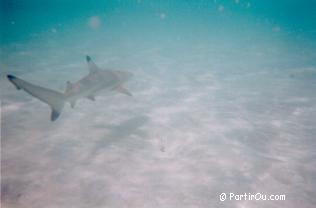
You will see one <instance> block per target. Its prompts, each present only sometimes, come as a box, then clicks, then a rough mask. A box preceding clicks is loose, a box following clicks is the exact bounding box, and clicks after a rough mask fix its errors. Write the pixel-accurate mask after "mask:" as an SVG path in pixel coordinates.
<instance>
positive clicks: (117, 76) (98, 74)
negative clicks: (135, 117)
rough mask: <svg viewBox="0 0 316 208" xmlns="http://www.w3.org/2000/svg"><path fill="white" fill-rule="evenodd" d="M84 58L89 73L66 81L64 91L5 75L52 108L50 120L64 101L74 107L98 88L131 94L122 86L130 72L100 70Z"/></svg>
mask: <svg viewBox="0 0 316 208" xmlns="http://www.w3.org/2000/svg"><path fill="white" fill-rule="evenodd" d="M86 60H87V63H88V67H89V74H88V75H86V76H84V77H83V78H81V79H80V80H79V81H77V82H75V83H71V82H70V81H67V86H66V90H65V92H64V93H61V92H57V91H55V90H51V89H47V88H44V87H40V86H36V85H34V84H31V83H29V82H27V81H24V80H22V79H20V78H18V77H15V76H13V75H7V77H8V79H9V81H10V82H11V83H12V84H13V85H14V86H15V87H16V89H18V90H20V89H22V90H24V91H25V92H27V93H29V94H30V95H32V96H34V97H36V98H38V99H39V100H41V101H43V102H44V103H46V104H48V105H49V106H50V107H51V109H52V112H51V117H50V119H51V121H55V120H56V119H57V118H58V117H59V115H60V114H61V111H62V109H63V107H64V105H65V103H66V102H69V103H70V105H71V107H72V108H74V106H75V104H76V101H77V100H78V99H80V98H88V99H90V100H92V101H94V100H95V95H96V93H97V92H99V91H100V90H110V91H117V92H120V93H123V94H125V95H128V96H132V94H131V93H130V92H129V91H128V90H127V89H126V88H124V87H123V84H124V83H125V82H127V81H128V80H129V78H130V77H131V76H132V74H131V73H130V72H126V71H119V70H110V69H104V70H102V69H100V68H99V67H98V66H97V65H96V64H95V63H94V62H93V61H92V59H91V58H90V56H86Z"/></svg>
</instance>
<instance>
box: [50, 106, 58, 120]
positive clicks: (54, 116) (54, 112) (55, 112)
mask: <svg viewBox="0 0 316 208" xmlns="http://www.w3.org/2000/svg"><path fill="white" fill-rule="evenodd" d="M60 113H61V112H60V111H57V110H55V109H53V108H52V113H51V115H50V120H51V121H55V120H56V119H57V118H58V117H59V115H60Z"/></svg>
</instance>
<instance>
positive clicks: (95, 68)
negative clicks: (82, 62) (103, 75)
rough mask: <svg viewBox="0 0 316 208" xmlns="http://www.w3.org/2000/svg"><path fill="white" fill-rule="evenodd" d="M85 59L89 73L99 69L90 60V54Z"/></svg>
mask: <svg viewBox="0 0 316 208" xmlns="http://www.w3.org/2000/svg"><path fill="white" fill-rule="evenodd" d="M86 60H87V63H88V67H89V72H90V73H94V72H97V71H99V70H100V69H99V67H98V66H97V65H96V64H95V63H94V62H93V61H92V59H91V57H90V56H86Z"/></svg>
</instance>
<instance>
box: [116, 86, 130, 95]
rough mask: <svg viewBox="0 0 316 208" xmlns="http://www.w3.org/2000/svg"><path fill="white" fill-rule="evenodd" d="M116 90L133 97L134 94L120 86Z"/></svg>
mask: <svg viewBox="0 0 316 208" xmlns="http://www.w3.org/2000/svg"><path fill="white" fill-rule="evenodd" d="M115 90H116V91H118V92H120V93H123V94H125V95H128V96H133V95H132V93H131V92H130V91H128V90H127V89H126V88H124V87H123V86H118V87H117V88H115Z"/></svg>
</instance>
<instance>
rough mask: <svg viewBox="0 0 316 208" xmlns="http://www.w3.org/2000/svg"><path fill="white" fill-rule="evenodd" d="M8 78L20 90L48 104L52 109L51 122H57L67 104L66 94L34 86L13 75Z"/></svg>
mask: <svg viewBox="0 0 316 208" xmlns="http://www.w3.org/2000/svg"><path fill="white" fill-rule="evenodd" d="M7 77H8V79H9V81H10V82H11V83H12V84H13V85H14V86H15V87H16V88H17V89H18V90H20V89H23V90H24V91H25V92H27V93H29V94H30V95H32V96H34V97H36V98H38V99H39V100H41V101H43V102H44V103H47V104H48V105H49V106H50V107H51V108H52V113H51V118H50V119H51V121H55V120H56V119H57V118H58V117H59V115H60V114H61V111H62V109H63V107H64V104H65V96H64V94H62V93H60V92H57V91H54V90H51V89H47V88H44V87H40V86H36V85H33V84H31V83H29V82H26V81H24V80H22V79H19V78H17V77H15V76H13V75H8V76H7Z"/></svg>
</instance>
